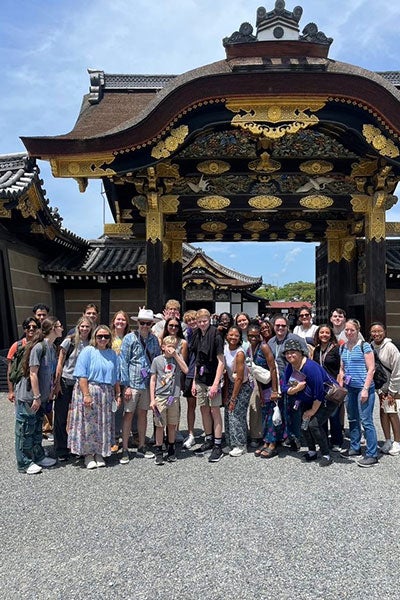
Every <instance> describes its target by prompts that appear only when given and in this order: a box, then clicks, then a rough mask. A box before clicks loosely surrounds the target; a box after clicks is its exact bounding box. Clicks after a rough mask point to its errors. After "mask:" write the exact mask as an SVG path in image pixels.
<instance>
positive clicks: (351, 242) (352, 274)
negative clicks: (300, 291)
mask: <svg viewBox="0 0 400 600" xmlns="http://www.w3.org/2000/svg"><path fill="white" fill-rule="evenodd" d="M326 238H327V243H328V268H327V274H328V285H327V287H328V299H327V300H328V307H329V311H328V312H330V311H331V310H333V309H334V308H343V309H345V310H346V311H347V310H348V297H349V296H350V295H351V294H355V292H356V287H357V275H356V269H355V261H356V252H355V251H356V242H355V238H353V237H352V236H349V235H348V225H347V223H344V222H340V221H337V222H336V221H329V222H328V229H327V231H326Z"/></svg>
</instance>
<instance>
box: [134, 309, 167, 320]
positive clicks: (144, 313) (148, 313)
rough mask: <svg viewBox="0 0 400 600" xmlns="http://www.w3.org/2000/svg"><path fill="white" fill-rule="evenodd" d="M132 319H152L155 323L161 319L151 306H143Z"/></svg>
mask: <svg viewBox="0 0 400 600" xmlns="http://www.w3.org/2000/svg"><path fill="white" fill-rule="evenodd" d="M131 319H132V321H152V322H153V323H155V322H156V321H161V319H159V318H158V317H155V316H154V314H153V311H152V310H150V309H149V308H141V309H140V310H139V312H138V316H137V317H131Z"/></svg>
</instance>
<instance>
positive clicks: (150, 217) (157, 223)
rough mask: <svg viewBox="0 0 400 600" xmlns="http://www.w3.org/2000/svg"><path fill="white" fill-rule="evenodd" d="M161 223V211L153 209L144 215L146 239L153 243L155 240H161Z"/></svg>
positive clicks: (162, 222) (162, 221) (162, 220)
mask: <svg viewBox="0 0 400 600" xmlns="http://www.w3.org/2000/svg"><path fill="white" fill-rule="evenodd" d="M163 224H164V219H163V214H162V213H161V212H158V211H155V210H152V211H149V212H148V213H147V215H146V237H147V240H150V241H151V242H152V243H153V244H155V243H156V242H157V240H162V238H163Z"/></svg>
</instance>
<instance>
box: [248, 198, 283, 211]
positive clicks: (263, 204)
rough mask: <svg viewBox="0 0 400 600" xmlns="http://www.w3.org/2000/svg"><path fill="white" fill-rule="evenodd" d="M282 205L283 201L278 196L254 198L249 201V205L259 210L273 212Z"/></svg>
mask: <svg viewBox="0 0 400 600" xmlns="http://www.w3.org/2000/svg"><path fill="white" fill-rule="evenodd" d="M281 204H282V200H281V199H280V198H278V197H277V196H253V198H250V200H249V205H250V206H251V207H253V208H257V209H259V210H272V209H274V208H277V207H278V206H280V205H281Z"/></svg>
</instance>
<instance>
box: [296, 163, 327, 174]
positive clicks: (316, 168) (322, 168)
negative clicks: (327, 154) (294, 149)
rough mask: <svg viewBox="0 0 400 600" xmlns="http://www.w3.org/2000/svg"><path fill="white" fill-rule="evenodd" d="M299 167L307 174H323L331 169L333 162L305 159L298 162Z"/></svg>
mask: <svg viewBox="0 0 400 600" xmlns="http://www.w3.org/2000/svg"><path fill="white" fill-rule="evenodd" d="M299 169H300V171H303V173H307V174H308V175H324V174H325V173H329V172H330V171H332V170H333V163H331V162H329V161H327V160H307V161H306V162H303V163H301V164H300V166H299Z"/></svg>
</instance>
